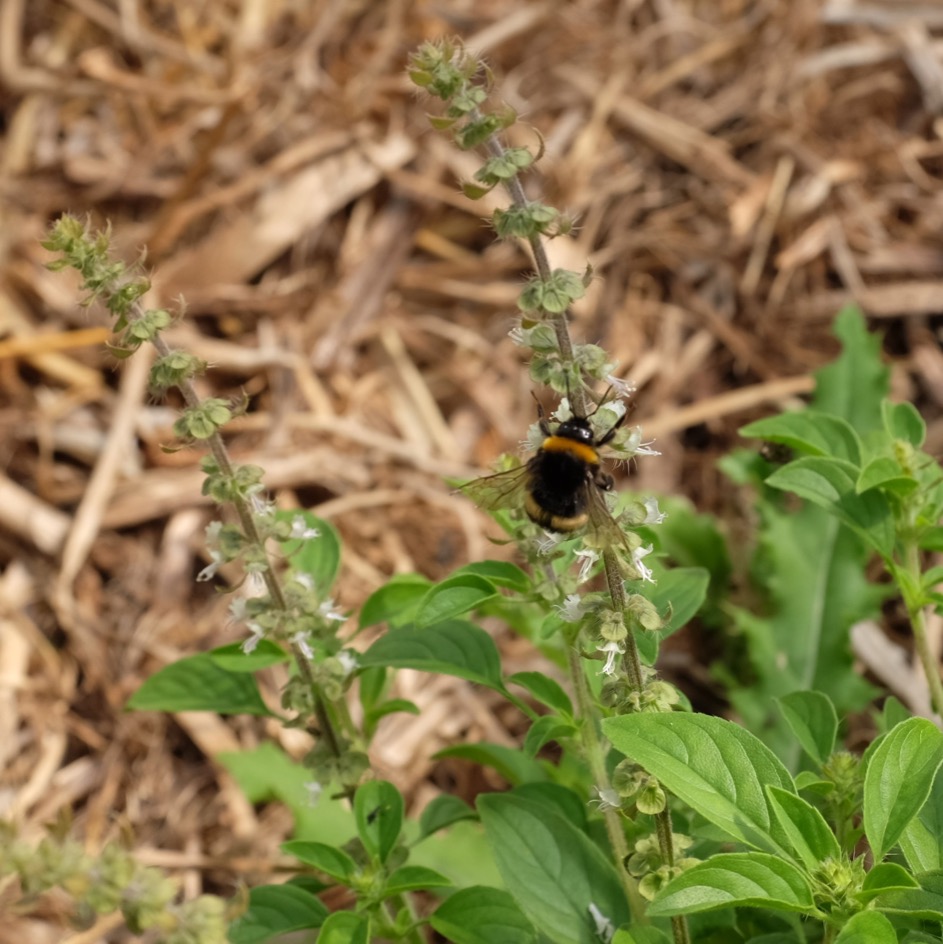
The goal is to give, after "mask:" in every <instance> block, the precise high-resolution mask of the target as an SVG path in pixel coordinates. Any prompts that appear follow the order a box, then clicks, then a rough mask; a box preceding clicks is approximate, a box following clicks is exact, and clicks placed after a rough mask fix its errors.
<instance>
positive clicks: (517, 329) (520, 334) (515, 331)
mask: <svg viewBox="0 0 943 944" xmlns="http://www.w3.org/2000/svg"><path fill="white" fill-rule="evenodd" d="M508 337H509V338H510V339H511V340H512V341H513V342H514V343H515V344H517V345H519V346H522V345H524V344H525V343H526V341H527V337H526V335H525V334H524V327H523V325H520V324H516V325H514V327H513V328H511V330H510V331H508Z"/></svg>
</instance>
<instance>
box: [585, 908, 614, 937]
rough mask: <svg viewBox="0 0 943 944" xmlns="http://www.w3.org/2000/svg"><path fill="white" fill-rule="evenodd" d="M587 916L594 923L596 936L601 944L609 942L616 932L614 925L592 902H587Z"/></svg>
mask: <svg viewBox="0 0 943 944" xmlns="http://www.w3.org/2000/svg"><path fill="white" fill-rule="evenodd" d="M589 916H590V917H591V918H592V919H593V924H595V925H596V936H597V937H598V938H599V940H600V941H602V942H603V944H609V942H610V941H611V940H612V939H613V937H614V936H615V933H616V926H615V925H614V924H613V923H612V922H611V921H610V920H609V919H608V918H607V917H606V916H605V915H604V914H603V913H602V912H601V911H600V910H599V909H598V908H597V907H596V906H595V905H594V904H593V903H592V902H590V903H589Z"/></svg>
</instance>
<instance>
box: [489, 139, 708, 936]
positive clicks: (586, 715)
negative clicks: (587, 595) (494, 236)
mask: <svg viewBox="0 0 943 944" xmlns="http://www.w3.org/2000/svg"><path fill="white" fill-rule="evenodd" d="M487 147H488V152H489V153H490V154H491V156H492V157H498V158H500V157H503V156H504V155H505V149H504V146H503V145H502V144H501V142H500V141H499V140H498V139H497V138H496V137H494V136H492V137H490V138H489V139H488V143H487ZM505 188H506V190H507V192H508V194H509V196H510V198H511V202H512V203H513V204H514V205H515V206H519V207H523V206H526V204H527V196H526V194H525V193H524V188H523V187H522V186H521V182H520V180H519V179H518V178H517V177H512V178H511V179H510V180H508V181H507V182H506V183H505ZM528 242H529V243H530V247H531V251H532V253H533V256H534V265H535V267H536V269H537V273H538V275H539V276H540V277H541V278H542V279H548V278H549V277H550V275H551V269H550V260H549V258H548V257H547V250H546V248H545V246H544V242H543V240H542V239H541V238H540V236H538V235H534V236H531V237H529V239H528ZM567 315H568V312H565V313H563V314H559V315H557V314H554V315H551V318H550V320H551V323H552V324H553V328H554V332H555V334H556V338H557V346H558V347H559V349H560V356H561V358H562V359H563V360H564V361H565V362H566V363H572V361H573V341H572V339H571V338H570V331H569V327H568V324H567ZM569 394H570V397H571V405H572V407H573V410H574V412H575V413H577V414H578V415H580V416H586V415H587V414H588V413H589V400H588V397H587V394H586V391H585V389H584V388H583V385H582V384H578V385H577V387H576V389H575V390H571V391H569ZM603 562H604V564H605V568H606V583H607V585H608V587H609V595H610V596H611V597H612V605H613V608H614V609H616V610H618V611H619V612H620V613H622V614H623V620H625V609H626V598H625V587H624V585H623V582H622V572H621V570H620V567H619V562H618V560H617V558H616V555H615V553H614V552H613V551H612V550H607V551H605V552H604V554H603ZM626 629H627V630H628V633H627V635H626V639H625V655H624V656H623V665H624V667H625V670H626V674H627V676H628V678H629V681H630V683H631V684H632V686H633V688H635V690H636V691H639V692H640V691H641V690H642V686H643V681H644V680H643V677H642V662H641V659H640V658H639V652H638V645H637V643H636V641H635V635H634V633H633V631H632V627H631V626H630V625H628V623H626ZM569 662H570V674H571V676H572V678H573V683H574V687H575V690H576V695H577V702H578V704H579V706H580V716H581V717H582V718H583V742H584V747H585V750H586V755H587V759H588V761H589V765H590V771H591V773H592V776H593V780H594V782H595V783H596V785H597V787H599V788H600V789H604V788H606V787H608V786H609V778H608V776H607V774H606V768H605V763H604V762H603V754H602V746H601V744H600V742H599V736H598V734H597V731H596V711H595V709H594V707H593V701H592V699H591V697H590V694H589V688H588V685H587V681H586V675H585V672H584V670H583V666H582V663H581V661H580V657H579V653H578V651H577V650H576V648H575V647H574V646H570V648H569ZM604 818H605V823H606V831H607V833H608V834H609V841H610V843H611V844H612V849H613V854H614V856H615V858H616V860H617V864H618V868H619V874H620V875H621V876H622V880H623V885H624V886H625V889H626V897H627V899H628V902H629V907H630V909H631V911H632V915H633V918H635V920H640V917H639V916H640V915H641V914H643V913H644V905H643V903H642V900H641V896H640V895H639V892H638V886H637V884H636V883H635V881H634V879H632V878H631V876H629V874H628V872H627V871H626V868H625V856H626V855H627V853H628V849H627V844H626V841H625V833H624V832H623V829H622V824H621V823H620V822H619V819H618V817H617V815H616V813H615V811H614V810H604ZM656 826H657V834H658V843H659V848H660V851H661V855H662V859H663V861H665V862H666V863H667V864H668V865H673V864H674V849H673V847H672V841H671V814H670V813H669V812H668V810H667V809H666V810H664V811H663V812H662V813H660V814H659V815H658V816H657V817H656ZM671 925H672V931H673V934H674V939H675V944H690V940H691V938H690V933H689V930H688V925H687V920H686V919H685V917H684V916H683V915H682V916H678V917H675V918H672V922H671Z"/></svg>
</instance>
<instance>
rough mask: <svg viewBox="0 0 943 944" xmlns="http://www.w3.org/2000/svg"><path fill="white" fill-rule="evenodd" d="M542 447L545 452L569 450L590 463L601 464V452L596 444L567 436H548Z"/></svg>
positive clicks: (571, 453) (573, 454) (572, 454)
mask: <svg viewBox="0 0 943 944" xmlns="http://www.w3.org/2000/svg"><path fill="white" fill-rule="evenodd" d="M540 448H541V449H543V451H544V452H568V453H569V454H570V455H571V456H576V458H577V459H582V460H583V462H587V463H589V465H599V452H598V451H597V450H596V448H595V447H594V446H590V445H588V444H587V443H581V442H577V441H576V440H575V439H567V438H566V437H565V436H548V437H547V438H546V439H545V440H544V441H543V445H542V446H541V447H540Z"/></svg>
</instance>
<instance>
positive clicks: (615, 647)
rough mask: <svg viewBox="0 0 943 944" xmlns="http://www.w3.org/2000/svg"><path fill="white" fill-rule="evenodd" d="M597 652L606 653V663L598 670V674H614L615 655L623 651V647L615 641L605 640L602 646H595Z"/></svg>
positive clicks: (619, 654)
mask: <svg viewBox="0 0 943 944" xmlns="http://www.w3.org/2000/svg"><path fill="white" fill-rule="evenodd" d="M596 649H597V650H598V651H599V652H605V653H606V664H605V665H604V666H603V667H602V668H601V669H600V670H599V673H598V674H599V675H608V676H610V677H611V676H613V675H615V674H616V657H617V656H621V655H622V653H623V652H625V647H623V646H620V645H619V643H617V642H607V643H606V645H604V646H597V647H596Z"/></svg>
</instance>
